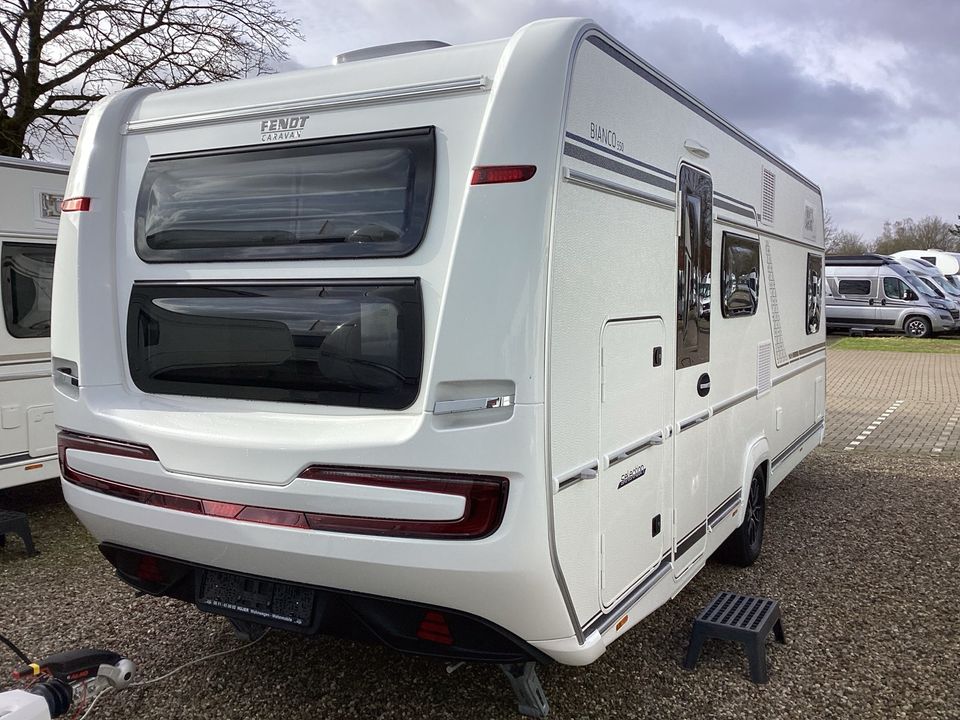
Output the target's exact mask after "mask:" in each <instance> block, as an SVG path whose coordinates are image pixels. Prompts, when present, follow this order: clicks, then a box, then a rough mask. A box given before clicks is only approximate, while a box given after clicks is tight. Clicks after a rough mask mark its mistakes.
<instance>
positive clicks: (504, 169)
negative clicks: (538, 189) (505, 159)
mask: <svg viewBox="0 0 960 720" xmlns="http://www.w3.org/2000/svg"><path fill="white" fill-rule="evenodd" d="M536 173H537V166H536V165H477V166H476V167H475V168H474V169H473V172H472V173H471V175H470V184H471V185H493V184H495V183H515V182H523V181H524V180H529V179H530V178H532V177H533V176H534V175H536Z"/></svg>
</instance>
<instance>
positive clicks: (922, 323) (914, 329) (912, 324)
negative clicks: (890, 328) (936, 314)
mask: <svg viewBox="0 0 960 720" xmlns="http://www.w3.org/2000/svg"><path fill="white" fill-rule="evenodd" d="M903 332H904V334H905V335H906V336H907V337H913V338H925V337H930V336H931V335H932V334H933V329H932V328H931V327H930V321H929V320H927V318H925V317H923V316H922V315H911V316H910V317H908V318H907V321H906V322H905V323H904V324H903Z"/></svg>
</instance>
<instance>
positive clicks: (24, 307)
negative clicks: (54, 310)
mask: <svg viewBox="0 0 960 720" xmlns="http://www.w3.org/2000/svg"><path fill="white" fill-rule="evenodd" d="M53 254H54V246H53V245H41V244H38V243H37V244H35V243H8V242H5V243H3V251H2V253H0V282H2V285H3V287H2V293H0V295H2V301H3V319H4V321H5V322H6V325H7V332H8V333H10V335H12V336H13V337H15V338H37V337H50V301H51V299H52V292H53Z"/></svg>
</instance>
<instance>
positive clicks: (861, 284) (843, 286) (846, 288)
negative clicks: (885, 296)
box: [837, 280, 870, 295]
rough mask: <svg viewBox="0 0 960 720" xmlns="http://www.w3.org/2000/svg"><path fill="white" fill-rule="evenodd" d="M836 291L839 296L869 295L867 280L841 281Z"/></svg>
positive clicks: (868, 282)
mask: <svg viewBox="0 0 960 720" xmlns="http://www.w3.org/2000/svg"><path fill="white" fill-rule="evenodd" d="M837 289H838V290H839V291H840V294H841V295H869V294H870V281H869V280H841V281H840V282H839V283H838V286H837Z"/></svg>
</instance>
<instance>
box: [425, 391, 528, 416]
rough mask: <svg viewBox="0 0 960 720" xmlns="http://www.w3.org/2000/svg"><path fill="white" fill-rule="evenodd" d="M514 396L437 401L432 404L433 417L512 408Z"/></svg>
mask: <svg viewBox="0 0 960 720" xmlns="http://www.w3.org/2000/svg"><path fill="white" fill-rule="evenodd" d="M515 398H516V396H515V395H501V396H500V397H486V398H468V399H465V400H438V401H437V402H435V403H434V404H433V414H434V415H449V414H450V413H462V412H473V411H474V410H492V409H494V408H508V407H513V403H514V400H515Z"/></svg>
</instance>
